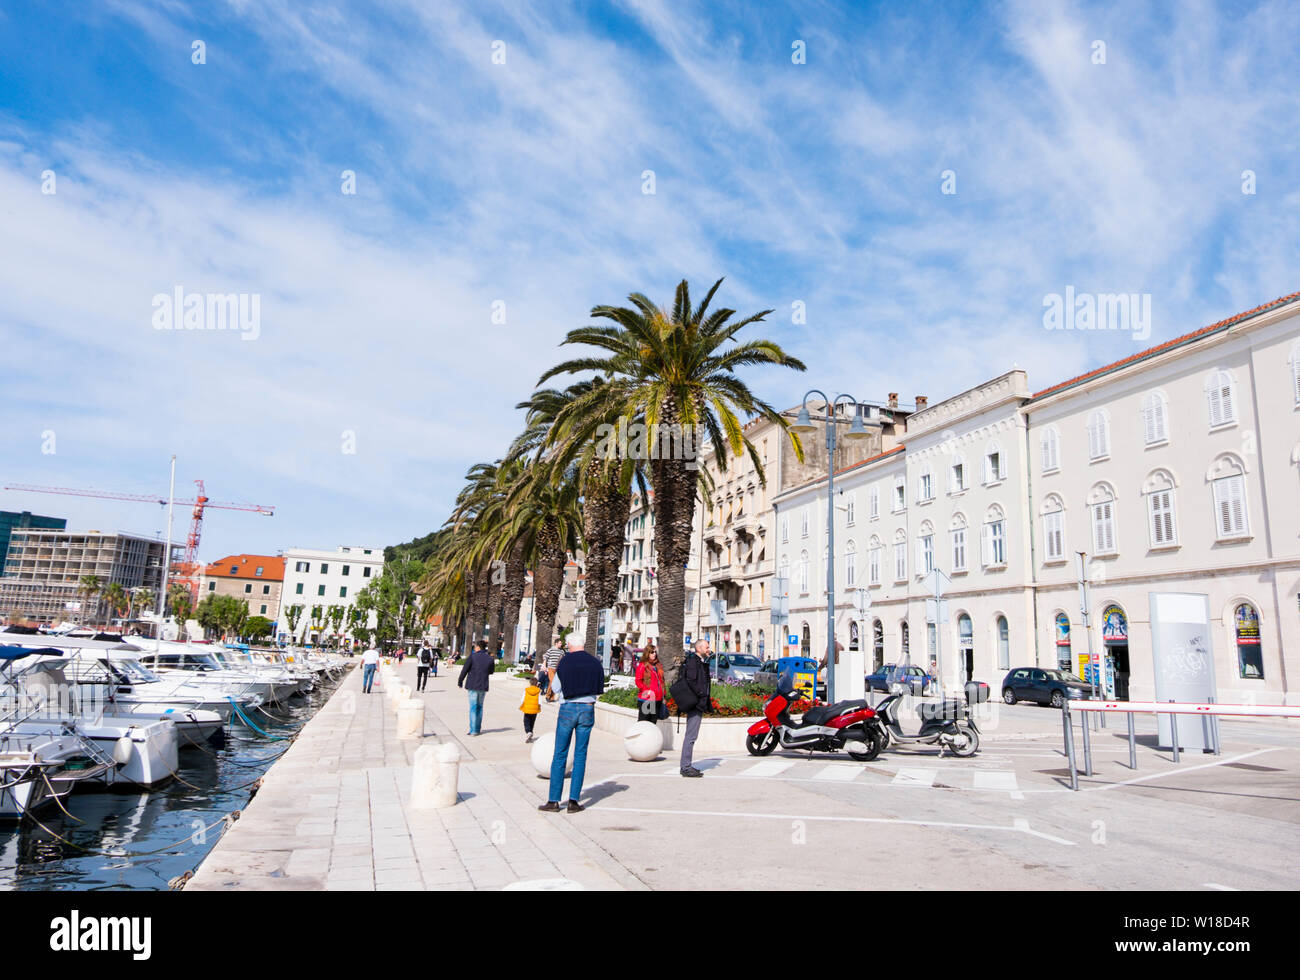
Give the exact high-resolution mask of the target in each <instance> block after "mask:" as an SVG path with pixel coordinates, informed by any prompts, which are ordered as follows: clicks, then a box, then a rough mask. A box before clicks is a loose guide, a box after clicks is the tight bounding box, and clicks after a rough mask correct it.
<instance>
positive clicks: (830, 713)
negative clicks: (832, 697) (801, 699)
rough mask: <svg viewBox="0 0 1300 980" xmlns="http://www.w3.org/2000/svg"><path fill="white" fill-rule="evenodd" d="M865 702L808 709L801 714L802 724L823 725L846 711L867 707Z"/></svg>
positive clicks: (842, 703)
mask: <svg viewBox="0 0 1300 980" xmlns="http://www.w3.org/2000/svg"><path fill="white" fill-rule="evenodd" d="M867 706H868V705H867V702H866V701H860V700H859V701H836V702H835V703H834V704H824V705H821V706H820V707H816V708H809V709H808V710H807V711H805V712H804V714H803V723H804V724H805V725H824V724H826V722H828V721H830V720H831V719H832V718H834V717H836V716H837V715H842V714H844V712H846V711H850V710H852V709H854V708H865V707H867Z"/></svg>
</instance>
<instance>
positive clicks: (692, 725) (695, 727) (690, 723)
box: [682, 711, 704, 772]
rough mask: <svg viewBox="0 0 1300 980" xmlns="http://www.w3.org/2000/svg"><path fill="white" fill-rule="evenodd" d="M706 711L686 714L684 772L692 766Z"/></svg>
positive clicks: (683, 754)
mask: <svg viewBox="0 0 1300 980" xmlns="http://www.w3.org/2000/svg"><path fill="white" fill-rule="evenodd" d="M703 720H704V713H703V712H700V711H691V712H688V713H687V715H686V737H685V738H684V739H682V772H685V771H686V770H687V769H690V768H691V761H692V758H691V757H692V756H693V755H694V754H695V740H696V739H697V738H699V735H700V722H701V721H703Z"/></svg>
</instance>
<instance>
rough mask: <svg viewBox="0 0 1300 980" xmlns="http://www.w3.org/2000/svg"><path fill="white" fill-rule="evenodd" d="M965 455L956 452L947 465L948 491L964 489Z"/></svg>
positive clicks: (957, 491)
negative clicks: (950, 462)
mask: <svg viewBox="0 0 1300 980" xmlns="http://www.w3.org/2000/svg"><path fill="white" fill-rule="evenodd" d="M966 476H967V474H966V457H965V456H963V455H962V454H961V453H957V454H956V455H954V456H953V458H952V464H951V465H950V466H949V467H948V492H949V493H961V492H962V491H963V490H965V489H966Z"/></svg>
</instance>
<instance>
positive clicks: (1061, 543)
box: [1040, 493, 1065, 561]
mask: <svg viewBox="0 0 1300 980" xmlns="http://www.w3.org/2000/svg"><path fill="white" fill-rule="evenodd" d="M1040 513H1041V514H1042V515H1043V556H1044V560H1045V561H1064V560H1065V505H1064V504H1063V503H1062V502H1061V498H1060V497H1059V496H1057V495H1056V494H1054V493H1050V494H1048V495H1047V499H1046V500H1044V501H1043V507H1042V510H1041V511H1040Z"/></svg>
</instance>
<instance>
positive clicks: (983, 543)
mask: <svg viewBox="0 0 1300 980" xmlns="http://www.w3.org/2000/svg"><path fill="white" fill-rule="evenodd" d="M992 563H993V528H992V527H991V526H990V525H988V524H985V525H984V526H983V527H982V528H981V529H980V564H981V565H984V566H988V565H991V564H992Z"/></svg>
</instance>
